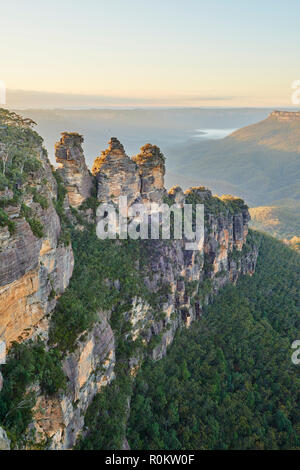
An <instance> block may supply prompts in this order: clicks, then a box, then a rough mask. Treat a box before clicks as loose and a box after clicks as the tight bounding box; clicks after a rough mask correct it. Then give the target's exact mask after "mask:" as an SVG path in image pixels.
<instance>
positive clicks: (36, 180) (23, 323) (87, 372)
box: [0, 133, 258, 449]
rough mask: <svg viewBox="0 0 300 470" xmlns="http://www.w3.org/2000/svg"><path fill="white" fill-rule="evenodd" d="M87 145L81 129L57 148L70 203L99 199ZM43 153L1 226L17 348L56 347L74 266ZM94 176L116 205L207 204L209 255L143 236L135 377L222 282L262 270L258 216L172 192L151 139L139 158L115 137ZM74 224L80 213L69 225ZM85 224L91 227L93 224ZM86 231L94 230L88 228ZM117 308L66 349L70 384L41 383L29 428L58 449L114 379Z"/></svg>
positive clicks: (103, 196) (1, 262) (132, 313)
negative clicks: (29, 344)
mask: <svg viewBox="0 0 300 470" xmlns="http://www.w3.org/2000/svg"><path fill="white" fill-rule="evenodd" d="M82 141H83V139H82V137H81V136H79V135H78V134H73V133H72V134H69V133H64V134H63V135H62V138H61V140H60V142H59V143H58V144H57V145H56V158H57V161H58V162H59V163H60V164H61V168H60V169H59V170H58V172H59V173H60V175H61V177H62V180H63V182H64V184H65V186H66V189H67V193H68V198H69V203H70V204H71V205H72V206H73V207H77V208H78V209H80V204H81V203H82V202H83V201H84V200H85V199H86V198H87V197H88V196H89V195H90V190H91V185H92V180H91V176H90V174H89V172H88V170H87V167H86V164H85V161H84V156H83V152H82V148H81V144H82ZM39 155H40V162H41V170H40V171H39V173H38V174H35V175H34V176H30V175H29V176H28V178H27V180H26V182H25V183H24V187H23V189H22V199H21V201H19V202H18V203H13V202H11V201H9V200H8V196H7V194H8V193H7V191H6V192H5V194H4V192H3V195H2V196H1V194H0V197H3V198H5V200H6V203H5V214H6V217H8V219H9V221H14V224H15V225H14V227H15V229H14V231H12V230H11V231H10V226H9V225H7V223H6V224H2V225H1V224H0V243H1V250H0V337H1V339H3V338H4V339H5V340H6V342H7V345H8V346H9V345H10V344H11V342H12V341H14V340H18V341H23V340H24V339H27V338H33V339H34V338H35V337H36V335H37V334H40V335H41V337H42V340H43V341H44V343H45V345H46V346H47V347H50V348H51V347H55V345H54V346H53V345H49V344H48V327H49V325H48V316H49V315H50V317H51V314H52V312H53V309H54V308H55V304H56V300H57V298H58V296H59V295H60V294H62V293H63V291H64V290H65V289H66V287H67V285H68V283H69V279H70V277H71V275H72V271H73V252H72V248H71V246H70V245H67V244H64V243H62V242H61V236H62V231H63V229H64V227H63V220H64V217H65V218H67V217H68V214H64V217H63V218H62V219H60V218H59V216H58V214H57V212H56V209H59V210H58V213H60V212H61V211H63V210H64V207H66V206H65V201H60V206H59V207H58V200H57V197H58V196H57V183H56V180H55V178H54V177H53V175H52V172H51V168H50V164H49V161H48V158H47V156H46V155H45V152H44V151H43V150H42V149H40V153H39ZM92 173H93V175H95V176H96V179H97V192H98V194H97V196H98V199H99V201H105V202H109V201H114V202H117V198H118V197H119V196H120V195H122V196H127V198H128V203H129V204H131V203H133V202H134V201H144V202H146V203H149V202H162V200H163V199H164V197H165V198H166V200H167V202H168V203H169V202H171V203H176V204H178V205H179V206H182V205H183V204H184V203H186V204H203V205H204V210H205V227H204V250H203V252H199V251H198V250H193V251H192V250H186V249H185V241H184V240H180V239H179V240H168V241H167V242H165V241H164V240H144V241H143V246H142V249H143V251H142V253H143V255H142V258H143V259H136V264H137V270H138V276H139V278H141V279H142V280H143V286H144V287H145V289H146V290H147V293H148V294H149V295H145V297H142V295H141V296H139V295H134V296H132V298H127V297H126V299H122V298H120V299H119V300H120V302H121V301H122V300H123V301H125V300H126V308H125V311H124V312H123V311H122V315H123V317H124V319H125V320H126V325H131V330H130V335H131V337H132V338H133V340H139V339H140V340H141V343H142V348H141V349H138V350H133V352H132V353H131V356H130V357H129V360H128V362H129V365H130V369H129V373H130V374H131V375H132V376H133V377H134V376H135V374H136V373H137V371H138V369H139V367H140V365H141V363H142V361H143V359H144V357H145V356H147V355H151V356H152V358H153V359H155V360H158V359H160V358H161V357H163V355H165V354H166V350H167V346H168V345H169V344H171V342H172V341H173V338H174V336H175V332H176V330H177V329H178V328H179V327H189V326H190V325H191V323H192V322H193V321H194V320H196V319H198V318H200V317H201V315H202V314H203V309H204V307H205V306H206V305H207V304H208V303H210V302H212V301H213V299H214V296H215V295H216V294H217V292H218V291H219V289H220V288H221V287H222V286H224V285H225V284H226V283H227V282H233V283H235V282H236V281H237V279H238V277H239V276H240V275H241V274H246V273H248V274H252V273H253V272H254V270H255V265H256V259H257V254H258V249H257V247H256V246H255V244H254V243H253V241H252V240H251V238H249V237H248V221H249V213H248V208H247V206H245V204H244V202H243V201H242V200H240V199H237V198H232V197H223V198H218V197H215V196H213V195H212V193H211V192H210V191H209V190H208V189H206V188H203V187H197V188H191V189H190V190H188V191H186V192H185V193H183V191H182V190H181V188H179V187H174V188H172V189H171V190H170V191H169V193H167V192H166V190H165V188H164V173H165V167H164V157H163V155H162V154H161V152H160V151H159V149H158V148H157V147H156V146H152V145H150V144H147V145H145V146H144V147H142V148H141V152H140V153H139V154H138V155H137V156H135V157H134V158H133V159H130V158H129V157H128V156H127V155H126V154H125V151H124V148H123V146H122V145H121V144H120V142H119V141H118V140H117V139H116V138H112V139H111V140H110V142H109V146H108V149H107V150H105V151H104V152H102V155H101V156H100V157H98V158H97V159H96V160H95V163H94V166H93V170H92ZM10 196H11V195H9V197H10ZM52 201H53V202H54V204H53V202H52ZM46 202H47V203H46ZM24 205H25V206H26V207H25V206H24ZM26 208H27V209H26ZM25 209H26V210H25ZM29 212H30V217H29V216H28V213H29ZM78 213H80V210H78ZM33 216H34V217H35V218H36V219H38V220H39V221H40V224H41V225H42V226H43V233H40V236H37V234H36V233H34V232H33V229H34V225H33V224H32V220H33ZM72 223H73V220H72V217H71V218H70V219H69V224H72ZM76 228H78V227H76ZM80 229H81V230H85V227H84V225H82V226H81V227H80ZM84 235H86V236H89V232H88V231H87V232H86V233H85V234H84ZM116 243H119V241H117V242H116ZM124 249H125V248H124ZM85 268H86V267H85ZM93 269H95V266H93ZM105 281H107V283H108V284H109V285H111V288H112V292H114V293H115V292H116V291H118V292H119V291H120V296H121V295H122V294H121V293H122V290H121V287H122V286H120V282H119V280H118V279H115V278H114V279H106V280H105ZM93 302H94V300H93ZM113 310H114V307H113V308H112V309H110V310H108V311H98V312H97V315H96V318H95V321H94V323H93V325H92V327H91V328H89V329H86V330H85V331H82V334H81V335H79V336H78V338H77V340H76V344H75V346H74V350H72V351H71V352H69V353H65V352H64V356H63V359H62V368H63V371H64V374H65V376H66V378H67V386H66V390H63V391H61V392H59V393H57V394H56V395H54V396H51V397H49V396H46V395H45V394H43V393H42V391H41V389H40V388H39V386H38V385H36V384H33V387H32V388H33V390H34V391H35V393H36V395H37V402H36V404H35V407H34V409H33V413H34V420H33V422H32V423H31V425H30V426H31V429H32V430H36V431H37V436H39V437H38V439H39V440H42V441H43V440H45V438H47V439H48V438H50V441H49V442H50V443H49V444H48V447H49V448H50V449H70V448H73V447H74V445H75V443H76V440H77V438H78V436H79V435H80V433H82V432H83V430H84V414H85V412H86V410H87V408H88V406H89V405H90V403H91V402H92V400H93V398H94V396H95V395H96V394H97V393H98V392H99V391H101V389H102V387H105V386H106V385H107V384H108V383H110V382H111V381H112V380H113V379H114V378H115V370H114V369H115V362H116V357H118V356H117V355H116V344H115V343H116V339H115V336H114V331H113V329H112V327H111V324H110V318H111V315H112V314H113ZM126 328H127V326H126ZM126 331H127V329H126ZM130 335H129V336H130ZM153 339H154V340H156V341H155V342H154V345H153V344H152V340H153ZM128 412H129V400H128ZM1 432H2V434H1ZM1 442H2V445H3V446H5V445H7V440H6V435H5V432H4V431H2V430H1V428H0V448H1ZM47 442H48V441H47ZM124 442H125V439H124ZM3 443H4V444H3Z"/></svg>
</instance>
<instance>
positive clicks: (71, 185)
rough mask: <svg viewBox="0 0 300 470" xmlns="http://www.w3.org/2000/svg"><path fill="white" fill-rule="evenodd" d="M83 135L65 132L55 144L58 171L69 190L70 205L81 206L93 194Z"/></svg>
mask: <svg viewBox="0 0 300 470" xmlns="http://www.w3.org/2000/svg"><path fill="white" fill-rule="evenodd" d="M82 143H83V137H82V136H81V135H79V134H77V133H69V132H63V133H62V137H61V139H60V141H59V142H57V144H56V145H55V157H56V161H57V163H58V164H59V168H58V170H57V171H58V173H59V174H60V175H61V177H62V180H63V182H64V184H65V187H66V189H67V192H68V201H69V204H70V206H72V207H79V206H80V205H81V204H82V202H83V201H84V200H85V199H87V198H88V197H89V196H90V195H91V189H92V186H93V183H92V177H91V175H90V172H89V170H88V168H87V166H86V163H85V158H84V153H83V149H82V145H81V144H82Z"/></svg>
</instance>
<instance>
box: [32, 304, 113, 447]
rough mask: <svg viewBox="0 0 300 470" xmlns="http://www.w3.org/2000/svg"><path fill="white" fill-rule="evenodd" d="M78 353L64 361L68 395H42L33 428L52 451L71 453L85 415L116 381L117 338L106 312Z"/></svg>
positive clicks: (35, 413) (80, 339) (81, 343)
mask: <svg viewBox="0 0 300 470" xmlns="http://www.w3.org/2000/svg"><path fill="white" fill-rule="evenodd" d="M78 343H79V344H78V347H77V349H76V351H75V352H74V353H72V354H69V355H68V356H67V357H66V358H65V359H64V361H63V370H64V372H65V374H66V377H67V379H68V387H67V390H66V392H65V393H64V394H61V395H60V396H56V397H54V398H49V397H46V396H44V395H42V394H41V393H39V396H38V399H37V402H36V405H35V409H34V423H33V427H34V429H35V430H36V435H37V436H39V440H40V441H43V440H45V439H48V440H49V439H50V446H49V448H50V449H52V450H53V449H60V450H61V449H71V448H72V447H73V446H74V445H75V443H76V439H77V438H78V435H79V433H80V432H82V430H83V427H84V414H85V412H86V410H87V407H88V405H89V404H90V403H91V402H92V400H93V398H94V396H95V395H96V393H98V392H99V391H100V390H101V388H102V387H104V386H106V385H107V384H109V383H110V382H111V380H113V378H114V365H115V345H114V335H113V332H112V329H111V327H110V325H109V322H108V319H107V317H106V315H105V314H103V313H102V312H99V313H98V321H97V322H96V323H95V325H94V327H93V329H92V330H91V331H90V332H86V333H84V334H83V335H82V338H79V342H78Z"/></svg>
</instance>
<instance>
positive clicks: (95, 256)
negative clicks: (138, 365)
mask: <svg viewBox="0 0 300 470" xmlns="http://www.w3.org/2000/svg"><path fill="white" fill-rule="evenodd" d="M72 247H73V251H74V255H75V268H74V273H73V276H72V279H71V281H70V284H69V288H68V289H67V291H66V292H65V293H64V294H63V295H62V296H61V297H60V299H59V300H58V303H57V307H56V309H55V312H54V314H53V317H52V325H51V331H50V338H51V341H52V342H53V343H57V344H58V345H59V347H60V348H61V349H62V350H72V349H73V348H74V346H75V343H76V339H77V337H78V336H79V334H80V333H81V332H83V331H85V330H86V329H88V328H89V327H91V326H92V324H93V323H94V321H95V320H96V318H97V312H98V311H99V310H105V311H108V310H110V309H112V308H114V307H116V306H118V305H119V304H120V303H121V304H127V303H128V302H129V301H131V300H132V299H133V298H134V297H135V296H143V295H144V293H145V286H144V284H143V282H142V279H141V277H140V275H139V272H138V269H139V268H138V265H137V261H138V259H139V258H140V257H141V256H140V250H141V244H140V243H139V240H138V241H134V240H130V239H128V240H119V241H117V242H116V241H115V240H100V239H99V238H98V237H97V236H96V234H95V233H94V230H93V231H91V232H89V231H87V230H85V231H83V232H81V231H73V233H72ZM114 281H119V283H120V290H119V289H118V288H116V287H115V283H114Z"/></svg>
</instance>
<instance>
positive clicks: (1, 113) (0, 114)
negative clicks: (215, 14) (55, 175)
mask: <svg viewBox="0 0 300 470" xmlns="http://www.w3.org/2000/svg"><path fill="white" fill-rule="evenodd" d="M34 125H35V122H34V121H32V120H31V119H24V118H23V117H21V116H19V115H18V114H16V113H14V112H11V111H8V110H6V109H2V108H0V143H1V145H0V175H1V176H0V190H3V189H5V187H8V188H11V189H13V190H14V189H15V187H16V184H19V183H22V182H23V181H25V179H26V176H27V175H29V174H34V173H35V172H36V171H38V170H39V169H40V168H41V162H40V161H39V160H38V158H37V156H38V155H37V149H38V147H40V146H41V144H42V139H41V137H40V136H39V135H38V134H37V133H36V132H35V131H33V130H32V127H33V126H34Z"/></svg>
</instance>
